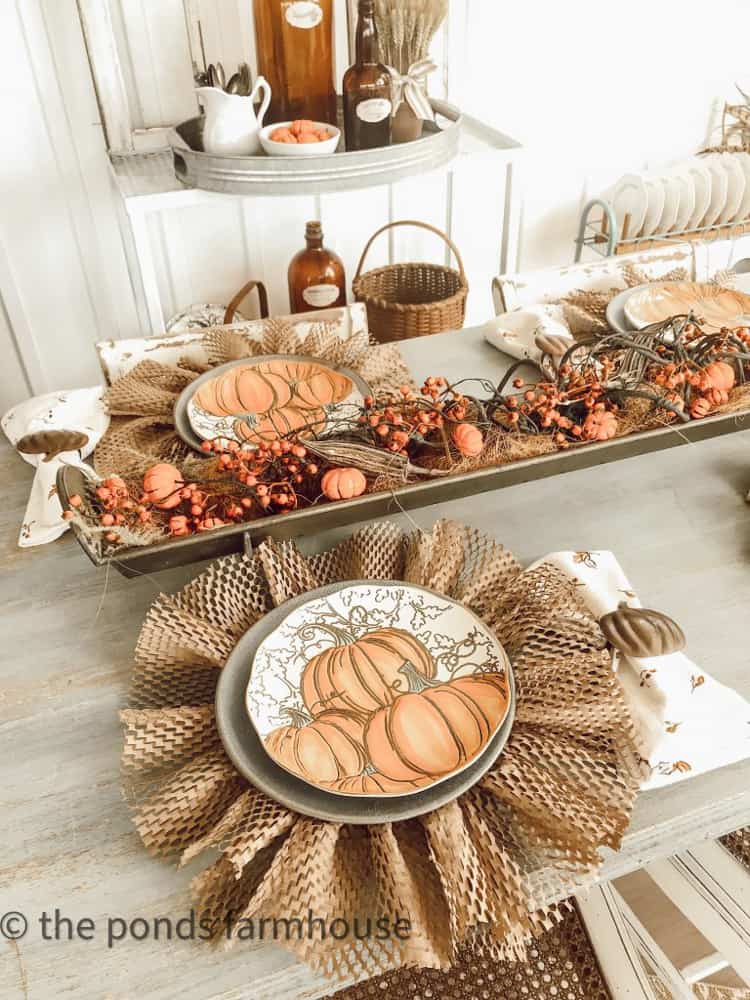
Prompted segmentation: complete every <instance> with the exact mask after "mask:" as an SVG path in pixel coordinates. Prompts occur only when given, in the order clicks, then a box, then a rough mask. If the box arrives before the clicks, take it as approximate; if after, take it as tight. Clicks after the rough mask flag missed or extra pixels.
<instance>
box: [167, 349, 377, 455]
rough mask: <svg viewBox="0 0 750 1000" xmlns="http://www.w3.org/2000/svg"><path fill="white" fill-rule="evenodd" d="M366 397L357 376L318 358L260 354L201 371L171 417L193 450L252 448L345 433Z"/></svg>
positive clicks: (185, 390) (186, 390) (367, 391)
mask: <svg viewBox="0 0 750 1000" xmlns="http://www.w3.org/2000/svg"><path fill="white" fill-rule="evenodd" d="M368 395H370V388H369V386H368V385H367V383H366V382H365V381H364V380H363V379H361V378H360V377H359V375H357V374H356V372H352V371H350V370H349V369H346V368H341V367H337V366H335V365H330V364H328V363H327V362H326V361H322V360H321V359H320V358H312V357H304V356H302V355H294V354H272V355H262V356H259V357H255V358H252V357H251V358H243V359H242V360H241V361H230V362H229V363H228V364H225V365H220V366H219V367H218V368H213V369H211V371H208V372H204V374H203V375H201V376H199V377H198V378H197V379H196V380H195V381H194V382H192V383H191V384H190V385H189V386H188V387H187V388H186V389H184V390H183V392H182V393H181V394H180V397H179V398H178V400H177V402H176V404H175V410H174V418H175V425H176V427H177V431H178V433H179V434H180V435H181V437H182V438H183V440H185V441H186V442H187V443H188V444H190V445H191V446H192V447H194V448H200V446H201V443H202V442H203V441H214V440H217V439H219V440H225V441H237V442H239V443H240V444H242V445H243V446H245V447H248V448H253V447H255V446H256V445H257V444H259V443H261V442H268V441H271V440H273V439H274V438H276V437H285V436H287V435H289V434H294V435H298V436H300V437H304V436H305V435H306V434H309V435H310V436H312V435H316V436H318V437H319V436H321V435H322V434H325V433H330V432H333V431H341V430H346V429H349V428H350V427H351V425H352V423H353V422H354V421H355V420H356V418H357V417H358V416H359V413H360V407H361V406H362V403H363V400H364V397H365V396H368Z"/></svg>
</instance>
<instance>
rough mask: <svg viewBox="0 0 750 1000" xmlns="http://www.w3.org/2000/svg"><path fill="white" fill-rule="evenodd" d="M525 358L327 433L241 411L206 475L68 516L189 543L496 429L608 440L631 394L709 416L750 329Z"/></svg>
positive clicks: (679, 321) (427, 463)
mask: <svg viewBox="0 0 750 1000" xmlns="http://www.w3.org/2000/svg"><path fill="white" fill-rule="evenodd" d="M528 364H529V362H518V363H517V364H515V365H513V366H512V367H511V369H510V370H509V371H508V372H507V373H506V375H505V377H504V378H503V380H502V381H501V382H500V384H499V385H497V386H496V385H494V384H493V383H491V382H490V381H488V380H487V379H482V378H477V379H465V380H462V381H461V382H457V383H453V384H452V383H450V382H449V381H448V379H446V378H445V377H443V376H437V375H436V376H430V378H428V379H426V381H425V382H424V384H423V385H422V386H421V387H420V388H419V389H416V388H415V387H413V386H410V385H403V386H401V387H400V389H399V391H398V392H397V393H395V394H393V395H391V396H387V397H380V398H377V399H376V398H374V397H372V396H368V397H366V398H365V399H364V400H363V402H362V405H361V406H359V407H357V408H355V409H354V411H353V414H352V415H351V417H348V418H347V419H345V420H338V421H336V422H335V423H333V424H332V425H331V426H329V427H328V430H327V432H326V434H325V435H324V436H322V437H320V436H319V430H320V425H319V424H318V425H317V426H316V425H312V424H311V425H308V426H304V427H300V428H297V429H296V430H295V431H294V432H290V433H289V434H287V435H285V436H284V435H274V436H272V435H269V433H268V431H267V430H264V432H263V436H262V437H261V436H260V434H258V435H257V439H256V440H253V439H252V419H253V418H252V417H248V418H243V419H247V420H249V421H251V423H249V424H248V428H249V430H250V436H249V438H248V440H245V441H243V443H242V444H240V443H238V442H237V441H231V440H227V439H226V438H224V439H218V440H215V441H205V442H204V443H203V445H202V451H203V453H204V455H205V459H206V461H205V462H204V463H202V466H203V470H205V471H203V470H202V472H203V474H202V475H200V476H196V475H195V474H194V473H193V475H191V476H190V477H189V478H186V477H185V476H183V473H182V472H181V471H180V470H179V469H178V468H177V467H176V466H174V465H172V464H169V463H166V462H162V463H158V464H156V465H154V466H152V467H151V468H150V469H148V470H147V472H146V473H145V475H144V477H143V482H142V484H134V483H132V482H131V483H126V482H125V480H124V479H123V478H121V477H120V476H117V475H112V476H109V477H108V478H106V479H104V480H102V481H100V482H98V483H97V484H96V485H95V486H94V487H93V488H92V489H91V491H90V493H89V494H87V496H86V497H85V498H84V497H81V496H73V497H70V498H69V507H68V509H67V510H66V511H65V512H64V514H63V517H64V518H65V519H67V520H72V519H77V520H78V522H79V523H80V524H82V525H83V526H84V527H88V528H89V530H91V529H92V528H93V529H94V530H95V531H96V532H97V533H99V534H100V535H101V536H102V539H103V544H104V545H105V546H111V547H117V546H119V545H123V544H127V540H128V538H130V540H131V541H132V537H131V536H132V534H133V533H135V534H140V535H141V536H143V534H144V533H146V532H150V533H152V534H157V535H158V534H159V533H161V534H166V535H171V536H173V537H176V538H183V537H187V536H189V535H193V534H197V533H200V532H205V531H212V530H214V529H217V528H222V527H225V526H227V525H231V524H238V523H243V522H246V521H252V520H255V519H256V518H259V517H266V516H271V515H279V514H289V513H291V512H292V511H295V510H298V509H299V508H300V507H304V506H311V505H313V504H317V503H320V502H322V501H331V502H336V501H339V500H348V499H352V498H354V497H357V496H361V495H362V494H364V493H365V492H366V491H367V490H368V488H370V487H371V485H372V484H371V482H368V479H367V476H368V475H369V476H370V479H371V480H372V477H373V476H377V475H378V474H379V473H382V472H400V473H401V474H402V475H403V477H404V479H406V476H407V475H408V474H412V473H420V474H427V475H437V474H447V473H449V472H450V471H451V470H452V469H455V468H458V467H459V466H460V463H461V462H463V461H465V460H467V459H468V460H480V461H481V458H482V455H483V452H484V450H485V447H486V444H487V441H488V438H489V437H490V436H494V437H497V436H500V437H502V436H503V435H514V436H517V437H523V436H524V435H527V436H528V435H532V436H534V435H547V436H549V437H550V438H551V440H552V442H553V443H554V445H555V446H556V447H557V448H559V449H562V450H564V449H567V448H571V447H574V446H584V445H585V444H587V443H590V442H596V441H599V442H601V441H607V440H610V439H612V438H614V437H616V436H617V435H618V433H622V432H623V431H622V429H621V425H620V418H621V415H622V412H623V410H624V409H625V408H626V407H627V405H628V400H630V399H643V400H647V401H649V402H650V403H651V407H652V409H653V410H655V411H657V412H659V414H660V415H661V416H662V417H663V419H664V420H665V421H669V420H679V421H683V422H687V421H690V420H698V419H702V418H703V417H705V416H707V415H709V414H710V413H711V412H712V411H713V410H715V409H716V408H717V407H721V406H723V405H725V404H726V403H728V401H729V394H730V392H731V391H732V390H733V389H734V388H735V386H737V385H738V384H739V385H743V384H745V381H746V378H747V376H748V375H749V374H750V331H749V330H747V329H745V328H738V329H734V330H729V329H725V330H721V331H718V332H709V331H707V330H705V329H703V328H702V327H701V325H700V324H699V323H698V322H697V321H696V319H695V317H694V316H692V315H689V316H679V317H674V318H672V319H671V320H669V321H668V322H666V323H662V324H657V325H655V326H653V327H649V328H648V329H646V330H644V331H641V332H640V333H635V334H632V335H622V334H611V335H608V336H605V337H601V338H599V339H597V340H592V341H589V342H579V343H576V344H574V345H573V346H572V347H571V348H570V349H569V350H568V351H567V352H566V353H565V354H564V355H563V356H562V357H561V358H559V359H558V360H557V361H556V360H555V359H553V358H552V357H550V356H544V357H543V358H542V361H541V364H539V365H537V366H536V367H537V368H538V369H539V372H540V378H539V379H538V380H537V381H532V382H529V381H526V380H525V379H524V378H523V377H522V375H521V374H520V372H521V370H522V369H523V367H524V366H528ZM469 385H472V386H473V387H474V388H475V389H476V391H477V393H478V394H476V395H474V394H471V393H470V392H469V391H468V386H469ZM262 417H263V415H262V414H260V415H258V420H262ZM631 426H632V425H631ZM318 442H319V444H318ZM324 446H326V447H324ZM488 463H490V459H489V458H488ZM490 464H491V463H490ZM438 469H439V470H440V471H437V470H438ZM431 470H432V471H431Z"/></svg>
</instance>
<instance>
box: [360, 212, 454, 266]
mask: <svg viewBox="0 0 750 1000" xmlns="http://www.w3.org/2000/svg"><path fill="white" fill-rule="evenodd" d="M397 226H416V227H417V228H418V229H426V230H427V231H428V232H430V233H434V234H435V235H436V236H439V237H440V239H441V240H444V241H445V242H446V243H447V244H448V246H449V247H450V249H451V250H452V252H453V256H454V257H455V258H456V260H457V262H458V270H459V273H460V275H461V280H462V281H466V271H465V270H464V262H463V259H462V257H461V254H460V253H459V252H458V247H457V246H456V244H455V243H454V242H453V240H452V239H451V238H450V236H447V235H446V234H445V233H444V232H442V230H440V229H438V228H437V227H436V226H431V225H430V224H429V222H417V221H416V220H415V219H404V220H403V221H401V222H389V223H388V225H387V226H383V227H382V229H378V231H377V232H376V233H375V234H374V235H373V236H371V237H370V239H369V240H368V242H367V246H366V247H365V249H364V250H363V251H362V256H361V258H360V261H359V267H358V268H357V273H356V274H355V276H354V280H355V281H356V280H357V279H358V278H359V276H360V275H361V274H362V268H363V267H364V266H365V260H366V258H367V254H368V253H369V252H370V247H371V246H372V245H373V243H374V242H375V240H376V239H377V238H378V236H382V234H383V233H386V232H388V230H389V229H395V228H396V227H397Z"/></svg>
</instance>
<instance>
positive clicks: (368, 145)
mask: <svg viewBox="0 0 750 1000" xmlns="http://www.w3.org/2000/svg"><path fill="white" fill-rule="evenodd" d="M356 52H357V55H356V62H355V63H354V65H353V66H350V67H349V69H348V70H347V71H346V73H345V74H344V126H345V129H346V148H347V149H377V148H378V147H380V146H390V145H391V141H392V135H391V115H392V114H393V104H392V100H391V98H392V92H391V74H390V73H389V72H388V69H387V67H386V66H384V65H383V64H382V63H381V62H380V44H379V41H378V29H377V25H376V24H375V0H359V18H358V21H357V50H356Z"/></svg>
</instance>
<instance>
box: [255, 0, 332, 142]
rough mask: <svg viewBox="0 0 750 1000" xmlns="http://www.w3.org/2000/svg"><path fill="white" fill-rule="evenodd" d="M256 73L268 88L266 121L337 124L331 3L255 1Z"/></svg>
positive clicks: (329, 0) (318, 0)
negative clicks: (268, 100)
mask: <svg viewBox="0 0 750 1000" xmlns="http://www.w3.org/2000/svg"><path fill="white" fill-rule="evenodd" d="M253 9H254V15H255V42H256V47H257V55H258V73H259V74H261V75H262V76H264V77H265V78H266V80H268V82H269V83H270V85H271V90H272V92H273V93H272V97H271V106H270V108H269V111H268V116H267V118H266V121H267V122H269V123H270V124H273V123H275V122H285V121H293V120H295V119H298V118H307V119H310V120H311V121H315V122H328V123H329V124H331V125H335V124H336V88H335V85H334V76H333V38H334V35H333V0H254V8H253Z"/></svg>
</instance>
